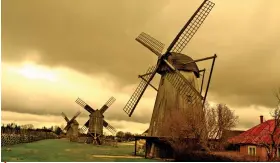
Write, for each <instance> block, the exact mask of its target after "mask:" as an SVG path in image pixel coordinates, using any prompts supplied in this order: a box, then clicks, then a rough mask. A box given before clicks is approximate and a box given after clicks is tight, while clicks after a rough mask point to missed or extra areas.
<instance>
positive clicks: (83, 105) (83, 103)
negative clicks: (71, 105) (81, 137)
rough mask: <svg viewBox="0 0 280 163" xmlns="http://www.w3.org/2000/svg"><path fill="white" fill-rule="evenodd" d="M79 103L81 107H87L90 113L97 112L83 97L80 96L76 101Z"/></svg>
mask: <svg viewBox="0 0 280 163" xmlns="http://www.w3.org/2000/svg"><path fill="white" fill-rule="evenodd" d="M75 102H76V103H77V104H78V105H80V106H81V107H83V108H84V109H86V110H87V111H88V112H89V113H93V112H95V110H94V109H92V108H91V107H90V106H89V105H88V104H87V103H85V102H84V101H83V100H82V99H80V98H78V99H77V100H76V101H75Z"/></svg>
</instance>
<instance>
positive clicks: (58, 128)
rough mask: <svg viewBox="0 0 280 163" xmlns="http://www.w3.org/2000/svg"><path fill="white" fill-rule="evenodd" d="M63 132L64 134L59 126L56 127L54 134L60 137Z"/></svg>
mask: <svg viewBox="0 0 280 163" xmlns="http://www.w3.org/2000/svg"><path fill="white" fill-rule="evenodd" d="M61 132H62V129H61V128H60V127H59V126H55V127H54V133H55V134H56V135H60V134H61Z"/></svg>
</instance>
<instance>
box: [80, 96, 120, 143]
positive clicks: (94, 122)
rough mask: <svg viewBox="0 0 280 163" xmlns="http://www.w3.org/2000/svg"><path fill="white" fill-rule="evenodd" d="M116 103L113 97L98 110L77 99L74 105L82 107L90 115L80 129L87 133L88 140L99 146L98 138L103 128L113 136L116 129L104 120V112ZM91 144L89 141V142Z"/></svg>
mask: <svg viewBox="0 0 280 163" xmlns="http://www.w3.org/2000/svg"><path fill="white" fill-rule="evenodd" d="M115 101H116V99H115V98H114V97H111V98H110V99H109V100H108V101H107V102H106V103H105V104H104V105H103V106H102V107H101V108H100V109H95V110H94V109H93V108H92V107H90V106H89V105H88V104H87V103H85V102H84V101H83V100H81V99H80V98H78V99H77V100H76V103H77V104H79V105H80V106H81V107H83V108H84V109H85V110H86V111H88V112H89V113H90V115H89V120H88V121H87V122H86V123H85V124H84V126H83V127H82V130H83V131H86V130H88V131H87V134H88V137H89V138H92V137H93V138H94V140H95V142H97V143H98V144H101V142H100V139H99V137H100V136H102V135H103V126H104V127H105V128H106V129H107V130H109V131H110V132H111V133H112V134H115V133H116V132H117V131H116V129H115V128H114V127H113V126H111V125H110V124H109V123H108V122H106V121H105V120H104V115H103V114H104V113H105V111H106V110H107V109H108V108H109V107H110V106H111V105H112V104H113V103H114V102H115ZM90 142H91V141H90Z"/></svg>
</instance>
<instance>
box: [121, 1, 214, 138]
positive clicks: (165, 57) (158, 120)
mask: <svg viewBox="0 0 280 163" xmlns="http://www.w3.org/2000/svg"><path fill="white" fill-rule="evenodd" d="M214 5H215V4H214V3H213V2H211V1H209V0H204V1H203V3H202V4H201V5H200V6H199V8H198V9H197V10H196V12H195V13H194V14H193V15H192V17H191V18H190V19H189V20H188V22H187V23H186V24H185V25H184V27H183V28H182V29H181V31H180V32H179V33H178V34H177V36H176V37H175V39H174V40H173V41H172V43H171V44H170V45H169V47H168V48H167V51H166V52H165V53H164V54H162V50H163V49H164V44H163V43H161V42H159V41H158V40H156V39H154V38H153V37H151V36H149V35H148V34H146V33H141V34H140V35H139V36H138V37H137V38H136V40H137V41H138V42H139V43H141V44H142V45H144V46H145V47H147V48H148V49H149V50H151V51H152V52H153V53H155V54H156V55H157V57H158V60H157V64H156V65H155V66H153V67H150V68H149V69H148V70H147V72H146V73H145V74H143V75H139V78H141V79H142V81H141V82H140V84H139V85H138V87H137V89H136V90H135V92H134V93H133V94H132V96H131V98H130V99H129V101H128V102H127V104H126V105H125V107H124V109H123V110H124V111H125V112H126V113H127V114H128V115H129V117H131V115H132V114H133V112H134V110H135V108H136V106H137V104H138V102H139V101H140V99H141V97H142V96H143V94H144V92H145V90H146V89H147V87H148V85H150V86H151V87H152V88H153V89H155V90H156V91H157V97H156V101H155V106H154V109H153V114H152V118H151V122H150V127H149V134H148V135H149V136H156V137H160V136H168V135H162V133H161V132H160V131H161V130H162V129H163V128H164V124H163V123H164V122H165V120H167V119H168V118H170V115H171V113H172V112H173V111H174V110H176V109H177V110H184V111H185V110H186V111H188V110H191V109H192V110H197V112H198V113H199V114H200V115H202V109H203V106H204V103H205V100H206V97H207V92H208V89H209V84H210V80H211V76H212V71H213V68H214V63H215V59H216V57H217V56H216V54H215V55H214V56H211V57H206V58H202V59H197V60H193V59H192V58H191V57H189V56H187V55H184V54H181V52H182V51H183V49H184V48H185V47H186V45H187V44H188V42H189V41H190V40H191V38H192V37H193V36H194V34H195V33H196V31H197V30H198V28H199V27H200V26H201V24H202V23H203V21H204V20H205V19H206V17H207V16H208V14H209V13H210V11H211V10H212V8H213V7H214ZM208 59H213V60H212V61H213V62H212V67H211V70H210V75H209V78H208V83H207V88H206V91H205V94H204V96H202V88H203V80H204V73H205V69H203V70H199V69H198V67H197V65H196V62H199V61H204V60H208ZM201 72H202V73H203V80H202V84H201V87H200V88H199V83H198V78H199V77H200V75H201V74H200V73H201ZM156 73H158V74H160V75H161V80H160V84H159V87H158V88H156V87H155V86H153V85H152V84H151V83H150V82H151V81H152V79H153V78H154V76H155V75H156ZM199 89H200V90H199ZM197 118H199V117H197ZM198 121H200V120H198Z"/></svg>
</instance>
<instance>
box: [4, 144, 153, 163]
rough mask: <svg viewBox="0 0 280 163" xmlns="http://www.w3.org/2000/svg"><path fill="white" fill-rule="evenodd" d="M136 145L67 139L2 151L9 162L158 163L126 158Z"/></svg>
mask: <svg viewBox="0 0 280 163" xmlns="http://www.w3.org/2000/svg"><path fill="white" fill-rule="evenodd" d="M133 151H134V145H133V144H132V143H119V144H118V147H112V146H94V145H92V144H82V143H75V142H69V141H68V140H66V139H49V140H41V141H37V142H33V143H25V144H17V145H13V146H9V147H3V148H2V151H1V155H2V159H1V161H2V162H4V161H7V162H18V161H24V162H32V161H36V162H39V161H41V162H42V161H44V162H53V161H56V162H62V161H67V162H74V161H79V162H83V161H89V162H94V161H99V162H103V161H106V162H107V161H108V162H109V161H110V162H111V161H122V162H134V161H141V162H147V161H156V160H151V159H145V158H139V157H138V158H125V156H132V155H133ZM98 155H107V156H124V157H106V156H104V157H103V156H101V157H100V156H99V157H98Z"/></svg>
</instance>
